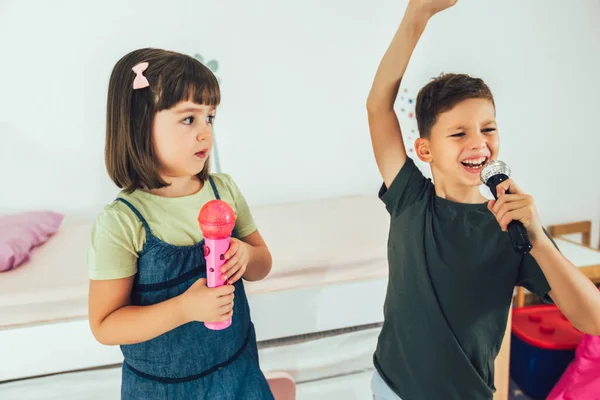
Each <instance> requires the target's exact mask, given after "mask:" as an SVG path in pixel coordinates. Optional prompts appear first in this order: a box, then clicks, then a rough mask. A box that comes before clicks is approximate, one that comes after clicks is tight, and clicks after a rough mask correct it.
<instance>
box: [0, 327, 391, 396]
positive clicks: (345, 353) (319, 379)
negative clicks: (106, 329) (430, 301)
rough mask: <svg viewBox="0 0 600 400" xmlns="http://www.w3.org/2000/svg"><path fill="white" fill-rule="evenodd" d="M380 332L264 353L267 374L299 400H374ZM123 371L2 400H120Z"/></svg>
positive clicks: (42, 382)
mask: <svg viewBox="0 0 600 400" xmlns="http://www.w3.org/2000/svg"><path fill="white" fill-rule="evenodd" d="M378 334H379V329H366V330H361V331H356V332H351V333H346V334H343V335H336V336H331V337H327V338H322V339H317V340H311V341H308V342H304V343H298V344H291V345H285V346H277V347H269V348H266V349H265V348H263V349H260V350H259V356H260V363H261V368H262V369H263V371H265V372H268V371H287V372H288V373H290V374H291V375H292V376H293V377H294V380H295V381H296V384H297V398H298V400H316V399H328V400H351V399H356V400H360V399H365V398H370V393H371V392H370V387H369V381H370V377H371V374H372V370H373V366H372V355H373V351H374V349H375V344H376V341H377V335H378ZM120 380H121V371H120V367H114V368H108V369H101V370H93V371H83V372H76V373H70V374H61V375H55V376H49V377H44V378H35V379H28V380H23V381H17V382H12V383H7V384H0V398H1V399H6V400H12V399H15V400H17V399H19V400H21V399H38V400H58V399H60V400H71V399H73V400H75V399H77V400H79V399H82V398H85V399H87V400H106V399H118V398H119V392H120V383H121V381H120Z"/></svg>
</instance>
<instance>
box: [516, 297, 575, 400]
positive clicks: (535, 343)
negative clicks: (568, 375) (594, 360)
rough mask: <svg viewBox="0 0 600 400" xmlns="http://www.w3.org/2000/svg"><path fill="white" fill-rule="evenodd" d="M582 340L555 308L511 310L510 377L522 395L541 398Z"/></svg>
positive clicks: (552, 384)
mask: <svg viewBox="0 0 600 400" xmlns="http://www.w3.org/2000/svg"><path fill="white" fill-rule="evenodd" d="M582 338H583V333H581V332H580V331H578V330H577V329H575V328H574V327H573V325H571V323H570V322H569V321H568V320H567V319H566V318H565V317H564V316H563V315H562V313H561V312H560V310H559V309H558V307H556V306H555V305H539V306H529V307H521V308H515V309H513V317H512V344H511V352H510V353H511V354H510V375H511V377H512V379H513V380H514V381H515V383H516V384H517V385H519V387H520V388H521V390H522V391H523V393H525V394H526V395H528V396H529V397H531V398H533V399H545V398H546V396H548V394H549V393H550V391H551V390H552V388H553V387H554V385H555V384H556V382H558V379H559V378H560V376H561V375H562V374H563V372H564V371H565V369H566V368H567V366H568V365H569V363H570V362H571V361H572V360H573V358H574V357H575V349H576V347H577V345H579V342H580V341H581V339H582Z"/></svg>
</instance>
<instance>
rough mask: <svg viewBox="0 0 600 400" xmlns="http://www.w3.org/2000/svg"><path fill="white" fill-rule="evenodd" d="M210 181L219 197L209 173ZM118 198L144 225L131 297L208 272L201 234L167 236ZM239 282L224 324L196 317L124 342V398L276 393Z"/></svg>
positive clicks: (247, 399) (192, 399) (158, 298)
mask: <svg viewBox="0 0 600 400" xmlns="http://www.w3.org/2000/svg"><path fill="white" fill-rule="evenodd" d="M209 182H210V185H211V187H212V190H213V192H214V196H215V198H216V199H219V198H220V197H219V192H218V190H217V187H216V185H215V183H214V181H213V179H212V177H211V178H209ZM117 200H118V201H122V202H123V203H124V204H126V205H127V206H128V207H129V208H130V209H131V211H132V212H133V213H134V214H135V215H136V216H137V217H138V218H139V219H140V221H141V223H142V225H143V226H144V229H145V231H146V243H145V244H144V247H143V249H142V251H141V253H140V254H139V259H138V272H137V274H136V276H135V280H134V284H133V288H132V291H131V304H132V305H140V306H148V305H152V304H156V303H160V302H163V301H165V300H168V299H171V298H173V297H175V296H178V295H180V294H182V293H183V292H185V291H186V290H187V289H188V288H189V287H190V286H191V285H192V284H193V283H194V282H195V281H196V280H198V279H200V278H205V277H206V260H205V259H204V252H203V249H204V241H201V242H199V243H197V244H195V245H191V246H175V245H172V244H169V243H166V242H164V241H162V240H161V239H159V238H157V237H156V236H154V235H153V234H152V230H151V229H150V226H149V225H148V223H147V222H146V220H145V219H144V217H143V216H142V215H141V213H140V212H139V211H138V210H137V209H136V208H135V207H134V206H133V205H132V204H131V203H129V202H128V201H127V200H125V199H122V198H118V199H117ZM198 209H200V207H199V208H198ZM234 235H235V232H234ZM234 285H235V298H234V306H233V317H232V318H233V319H232V324H231V326H229V327H228V328H227V329H224V330H221V331H213V330H210V329H207V328H206V327H205V326H204V323H203V322H195V321H194V322H189V323H187V324H184V325H182V326H180V327H178V328H176V329H173V330H172V331H169V332H167V333H164V334H162V335H160V336H158V337H156V338H154V339H152V340H148V341H146V342H143V343H137V344H130V345H122V346H121V351H122V352H123V356H124V362H123V366H122V382H121V398H122V399H123V400H133V399H136V400H138V399H139V400H166V399H169V400H196V399H198V400H200V399H207V400H273V395H272V393H271V391H270V389H269V385H268V383H267V381H266V379H265V376H264V375H263V373H262V371H261V370H260V367H259V362H258V350H257V346H256V334H255V331H254V325H253V324H252V322H251V320H250V308H249V306H248V300H247V298H246V293H245V290H244V284H243V282H242V280H241V279H240V280H239V281H237V282H236V283H235V284H234Z"/></svg>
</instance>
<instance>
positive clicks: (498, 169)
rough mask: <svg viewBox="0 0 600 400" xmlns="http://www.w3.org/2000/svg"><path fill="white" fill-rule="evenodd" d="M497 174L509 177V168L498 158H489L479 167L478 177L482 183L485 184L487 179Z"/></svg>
mask: <svg viewBox="0 0 600 400" xmlns="http://www.w3.org/2000/svg"><path fill="white" fill-rule="evenodd" d="M499 174H502V175H506V176H508V177H510V168H508V165H506V164H505V163H503V162H502V161H500V160H491V161H488V163H487V164H486V165H485V167H483V168H482V169H481V173H480V174H479V179H481V182H483V184H484V185H487V181H488V179H490V178H491V177H492V176H494V175H499Z"/></svg>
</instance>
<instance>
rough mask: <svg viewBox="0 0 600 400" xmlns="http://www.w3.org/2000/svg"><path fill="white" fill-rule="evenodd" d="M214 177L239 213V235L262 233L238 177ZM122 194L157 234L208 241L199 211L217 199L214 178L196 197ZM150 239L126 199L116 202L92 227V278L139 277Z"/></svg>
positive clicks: (178, 241) (186, 241) (181, 242)
mask: <svg viewBox="0 0 600 400" xmlns="http://www.w3.org/2000/svg"><path fill="white" fill-rule="evenodd" d="M212 177H213V180H214V182H215V185H216V187H217V190H218V191H219V196H220V197H221V200H224V201H225V202H227V203H228V204H229V205H230V206H231V208H233V211H234V212H235V215H236V223H235V230H234V234H235V235H236V237H238V238H243V237H246V236H248V235H250V234H251V233H253V232H254V231H256V224H255V223H254V219H253V217H252V214H251V213H250V209H249V208H248V204H247V203H246V200H245V199H244V196H242V194H241V193H240V190H239V188H238V187H237V185H236V184H235V182H234V181H233V179H232V178H231V177H230V176H229V175H227V174H213V175H212ZM118 197H121V198H123V199H125V200H127V201H128V202H130V203H131V204H132V205H133V206H134V207H135V208H136V209H137V210H138V211H139V212H140V213H141V214H142V216H143V217H144V218H145V219H146V221H147V222H148V225H149V226H150V229H151V230H152V233H153V234H154V236H156V237H158V238H159V239H161V240H163V241H165V242H167V243H171V244H173V245H175V246H189V245H193V244H196V243H198V242H200V241H201V240H202V239H203V237H202V231H201V230H200V227H199V225H198V213H199V212H200V209H201V208H202V206H203V205H204V204H205V203H207V202H208V201H210V200H214V199H215V195H214V193H213V190H212V187H211V185H210V183H209V182H208V181H206V182H205V183H204V186H203V187H202V189H200V190H199V191H198V192H197V193H194V194H192V195H190V196H184V197H175V198H168V197H161V196H157V195H154V194H151V193H148V192H144V191H141V190H136V191H134V192H133V193H131V194H127V193H124V192H121V193H120V194H119V196H118ZM145 241H146V232H145V230H144V227H143V226H142V223H141V222H140V220H139V218H138V217H137V216H136V215H135V214H134V213H133V212H132V211H131V209H130V208H129V207H127V205H125V204H124V203H123V202H121V201H114V202H112V203H111V204H109V205H108V206H106V207H105V208H104V211H103V212H102V213H101V214H100V215H99V216H98V217H97V218H96V222H95V223H94V226H93V228H92V243H91V245H90V248H89V250H88V255H87V258H88V275H89V278H90V279H94V280H106V279H119V278H126V277H128V276H132V275H135V273H136V272H137V260H138V256H139V253H140V252H141V251H142V248H143V247H144V243H145Z"/></svg>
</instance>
